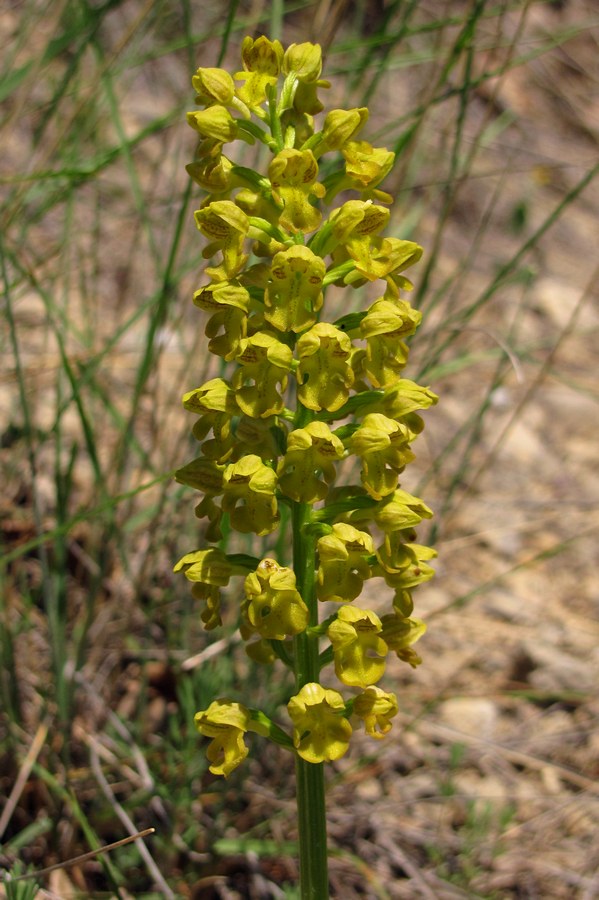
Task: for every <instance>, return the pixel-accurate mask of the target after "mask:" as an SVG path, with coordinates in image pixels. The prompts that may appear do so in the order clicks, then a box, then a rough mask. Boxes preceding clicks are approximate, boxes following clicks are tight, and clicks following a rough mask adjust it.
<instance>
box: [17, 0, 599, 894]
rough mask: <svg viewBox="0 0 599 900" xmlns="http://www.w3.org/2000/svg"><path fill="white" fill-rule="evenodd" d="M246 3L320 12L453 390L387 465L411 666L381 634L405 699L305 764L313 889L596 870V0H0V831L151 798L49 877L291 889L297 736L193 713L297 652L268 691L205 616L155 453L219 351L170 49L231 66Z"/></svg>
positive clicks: (171, 448) (33, 857) (570, 887)
mask: <svg viewBox="0 0 599 900" xmlns="http://www.w3.org/2000/svg"><path fill="white" fill-rule="evenodd" d="M261 33H265V34H267V35H268V36H269V37H271V38H275V37H278V38H280V39H281V40H282V41H283V43H285V44H288V43H291V42H293V41H296V42H301V41H305V40H311V41H316V42H319V43H321V44H322V45H323V49H324V51H325V54H326V63H325V77H327V78H329V79H330V81H331V87H330V89H329V90H328V91H326V92H323V93H325V94H326V95H327V96H326V99H325V98H323V99H324V102H325V103H326V105H327V107H328V108H331V107H346V108H347V107H353V106H362V105H368V106H369V108H370V111H371V117H370V121H369V123H368V125H367V127H366V128H365V129H364V132H363V135H364V138H365V139H367V140H369V141H371V142H372V143H373V144H375V145H377V146H382V145H384V146H387V147H389V148H391V149H394V150H395V151H396V153H397V161H396V165H395V168H394V170H393V171H392V173H391V174H390V176H389V178H388V179H387V181H386V182H385V189H386V190H388V191H389V192H390V193H391V194H393V195H394V196H395V197H396V201H395V204H394V206H393V207H392V220H391V229H390V231H389V233H392V234H394V235H396V236H398V237H402V238H410V239H413V240H417V241H418V242H419V243H421V244H423V245H424V246H425V250H426V255H425V258H424V260H423V262H422V263H420V265H419V267H418V271H417V270H414V278H415V280H416V289H415V291H414V293H413V295H412V298H411V302H412V303H413V305H415V306H417V307H419V308H420V309H422V310H423V312H424V316H425V317H424V324H423V326H422V328H421V330H420V332H419V334H418V335H417V336H416V338H415V340H414V341H413V347H412V358H411V364H410V368H409V370H408V372H407V375H408V377H411V378H414V379H416V380H419V381H421V382H423V383H426V384H430V385H431V386H432V387H433V388H434V389H435V390H436V391H437V392H438V393H439V394H440V395H441V398H442V401H441V403H440V405H439V407H438V408H436V409H435V410H431V411H430V412H429V414H428V415H427V417H426V420H427V430H426V432H425V434H424V435H423V436H422V438H421V439H420V441H419V444H420V446H418V444H417V445H416V452H417V455H418V463H417V464H415V466H414V468H415V471H416V474H415V475H412V476H411V481H410V483H406V484H405V485H404V486H405V487H406V488H407V489H409V490H410V489H413V490H414V491H416V492H417V493H421V494H422V496H423V497H424V498H425V500H426V501H427V502H428V503H430V504H431V505H432V506H433V507H434V508H435V510H436V514H437V515H436V520H435V521H434V524H433V526H432V530H431V531H430V533H428V534H422V535H421V537H422V539H423V541H425V540H430V541H433V542H435V543H436V545H437V548H438V550H439V552H440V561H439V565H438V578H437V581H436V582H435V584H434V585H433V586H432V587H430V588H428V587H427V588H424V589H423V590H422V598H420V597H417V601H420V603H421V605H420V606H419V607H418V610H417V612H418V614H419V615H420V616H422V617H423V618H425V619H428V621H429V636H428V637H427V638H426V639H425V640H424V641H423V642H422V654H423V656H424V665H423V666H422V668H421V669H419V670H418V672H416V673H412V672H411V671H409V672H407V673H406V672H405V671H404V669H403V668H399V667H398V668H397V670H394V669H393V668H392V667H391V670H390V678H389V679H388V681H387V684H388V686H389V687H392V688H393V689H396V690H397V692H398V695H399V696H400V701H401V706H402V713H401V717H400V718H401V722H400V724H399V725H397V726H395V728H394V730H393V732H392V735H391V736H390V737H389V739H388V740H387V741H386V742H385V744H384V746H383V747H376V748H373V747H372V746H371V745H368V743H367V742H364V743H362V744H360V743H359V742H358V744H357V746H356V747H355V749H354V750H353V751H352V755H351V756H350V757H348V758H347V759H345V760H343V761H341V763H339V764H338V765H336V766H335V767H332V768H331V770H330V773H329V774H330V788H329V793H330V798H329V806H330V832H331V847H332V852H333V854H334V855H333V859H332V863H331V879H332V881H331V884H332V894H333V896H339V897H341V896H342V897H343V898H344V900H349V898H351V897H354V896H355V897H365V896H366V897H381V898H386V897H393V898H395V897H406V898H407V897H410V898H412V897H421V896H422V897H426V898H430V897H441V898H443V897H514V898H516V897H517V898H529V897H530V898H536V897H544V898H553V897H565V898H572V897H580V898H581V900H582V898H584V900H590V898H592V897H596V896H599V879H598V878H597V876H596V874H594V873H595V872H596V869H597V864H598V862H599V860H597V859H596V856H594V855H593V854H595V855H596V853H597V846H596V841H594V840H593V837H594V835H596V829H597V826H598V825H599V801H598V797H597V795H598V790H597V781H596V780H594V779H596V776H597V774H598V773H597V762H596V760H597V758H598V755H599V754H598V753H597V751H598V750H599V745H598V744H597V738H596V733H595V729H596V725H597V718H598V716H599V707H598V703H597V699H596V696H595V692H594V690H593V685H596V676H597V674H598V671H599V658H598V656H597V652H596V649H595V648H596V639H597V633H598V631H599V628H598V625H597V596H598V595H597V587H596V585H597V578H596V568H595V567H596V556H595V559H594V557H593V551H594V549H595V546H596V531H597V526H598V525H599V517H598V515H597V510H598V508H599V506H598V504H599V484H598V479H597V472H596V446H597V444H596V441H597V437H598V436H599V435H598V434H597V425H596V424H595V423H596V422H597V421H599V416H597V401H598V399H599V392H598V390H597V382H596V376H595V369H596V355H595V346H596V336H597V327H598V324H599V315H598V313H597V288H596V285H597V281H598V279H597V274H598V273H597V231H598V227H597V215H598V212H599V191H598V187H597V180H596V175H597V173H598V172H599V164H598V163H597V146H598V138H599V76H598V73H597V65H596V63H597V51H598V36H599V11H598V9H597V6H596V4H595V3H594V2H592V0H588V2H585V0H561V2H557V0H556V2H528V0H520V2H510V0H497V2H492V0H471V2H451V0H439V2H432V0H431V2H416V0H354V2H348V0H317V2H302V0H297V2H287V3H285V2H283V0H273V2H271V3H266V2H262V0H251V2H250V0H237V2H229V3H216V2H211V0H204V2H201V3H199V2H195V3H194V2H191V0H187V2H186V0H180V2H176V0H148V2H144V0H105V2H99V0H95V2H90V0H46V2H43V0H22V2H10V3H7V4H6V5H5V6H4V7H3V10H2V12H1V13H0V34H1V37H2V44H3V53H2V56H1V58H0V103H1V104H2V106H1V118H0V134H1V137H2V154H1V156H0V191H1V194H0V203H1V206H0V215H1V222H2V230H1V233H0V279H1V281H2V295H3V298H2V304H3V313H4V315H3V320H2V323H1V330H0V342H1V349H2V361H1V363H0V411H1V412H0V416H1V418H0V484H1V492H0V538H1V540H2V566H1V570H0V578H1V579H2V600H1V606H0V654H1V660H0V662H1V666H0V702H1V709H0V794H1V795H2V796H3V797H4V800H3V801H2V805H1V806H0V867H3V868H4V869H6V870H8V871H12V872H13V875H14V874H18V872H19V871H23V866H26V867H29V868H30V870H32V871H35V870H39V869H41V868H42V867H43V866H47V865H51V864H53V863H56V862H58V861H60V860H65V859H68V858H69V857H72V856H74V855H76V854H77V853H82V852H84V851H86V850H89V849H93V848H96V847H99V846H100V845H102V844H105V843H108V842H111V841H116V840H118V839H120V838H122V837H125V836H127V835H129V834H134V833H135V832H136V831H138V830H141V829H143V828H146V827H154V828H156V834H155V836H153V837H152V838H150V839H149V840H148V841H147V846H146V849H145V850H144V848H143V847H142V848H140V847H139V846H138V845H136V844H129V845H127V846H125V847H122V848H120V849H118V850H116V851H114V852H113V853H112V854H110V855H109V856H108V855H106V856H104V857H99V858H98V859H97V860H92V861H88V862H85V863H81V864H80V865H78V866H73V867H71V868H70V869H68V870H65V871H59V872H55V873H53V874H52V875H49V876H48V877H47V878H46V879H40V882H41V881H43V882H44V884H45V885H47V886H49V888H50V889H51V891H53V896H60V897H63V898H66V897H75V896H81V897H92V896H93V897H96V896H98V897H100V896H119V897H123V898H124V897H130V896H135V897H161V896H166V897H169V896H173V897H179V896H181V897H194V898H210V897H260V898H262V897H264V898H267V897H280V896H294V885H295V884H296V881H297V872H296V868H295V862H294V852H295V844H294V841H295V832H294V828H295V824H294V807H293V766H292V761H291V760H290V759H289V758H287V757H286V756H284V755H283V754H281V753H280V752H279V751H278V749H277V748H274V747H269V746H266V745H265V744H264V743H261V744H260V745H259V749H257V752H255V753H254V758H253V760H252V761H250V762H248V763H247V765H246V767H244V768H242V769H241V770H239V771H238V772H236V773H235V774H234V776H233V777H231V779H230V780H229V781H227V782H221V781H216V780H214V779H213V778H212V776H210V774H209V773H207V768H206V762H205V758H204V753H203V749H202V747H201V741H200V740H199V739H198V736H197V734H196V733H195V731H194V729H193V723H192V719H193V714H194V712H195V711H196V709H198V708H200V707H202V706H205V705H207V703H209V702H210V700H211V699H213V698H214V696H216V695H223V694H227V693H231V694H234V695H235V696H238V697H239V698H240V699H245V700H247V701H251V702H252V704H256V705H261V704H262V705H263V706H264V707H265V708H266V709H267V710H270V711H271V712H272V713H273V715H275V716H276V715H277V708H278V705H279V703H280V701H282V699H283V697H284V696H285V688H286V685H285V684H284V683H282V682H281V683H277V681H276V679H275V680H274V682H273V680H272V679H271V683H270V684H269V691H268V694H267V693H266V691H265V688H264V687H263V682H264V676H263V673H260V672H255V671H254V669H253V667H252V664H250V663H249V662H248V660H247V659H246V658H245V656H244V654H243V652H242V651H241V650H240V649H239V647H238V646H237V640H236V616H235V612H234V603H233V604H231V606H232V609H231V611H230V613H229V615H228V617H227V621H226V622H225V627H224V629H223V631H222V633H220V632H219V633H218V634H217V635H216V637H215V636H214V634H212V635H208V636H207V635H206V634H205V633H204V632H203V630H202V628H201V622H200V621H199V616H198V611H197V609H196V604H195V603H194V601H193V600H192V598H191V597H190V595H189V592H188V590H187V587H186V585H185V584H184V583H182V581H181V580H179V579H175V578H174V577H173V576H172V574H171V570H172V565H173V563H174V562H175V561H176V560H177V559H178V558H179V557H180V556H181V555H182V554H183V553H185V552H187V551H189V550H192V549H196V547H197V546H199V543H200V541H201V537H202V523H200V522H198V521H197V520H196V519H194V516H193V505H194V502H195V501H196V499H197V498H196V497H194V496H193V495H192V493H191V492H190V491H189V490H186V489H182V488H180V487H179V486H177V485H176V484H175V483H174V481H173V478H172V472H173V470H174V469H175V468H177V467H178V466H180V465H182V464H183V463H185V462H187V461H188V459H190V458H191V457H192V456H193V455H194V451H193V440H192V438H191V436H190V427H191V424H192V422H191V421H190V419H189V417H188V416H187V415H186V414H185V413H184V412H183V410H182V407H181V404H180V397H181V395H182V393H183V392H184V391H186V390H190V389H191V388H193V387H196V386H198V385H199V384H201V383H202V382H203V381H205V380H206V378H207V377H210V374H211V371H212V370H211V369H210V366H211V365H212V363H211V361H210V359H209V358H208V354H207V350H206V344H205V340H204V336H203V320H202V314H200V313H199V312H198V311H197V310H196V309H195V308H193V306H192V304H191V302H190V298H191V294H192V292H193V291H194V290H195V289H197V288H198V287H199V286H200V285H201V283H202V275H201V270H202V265H203V260H202V259H201V249H202V246H203V242H202V240H201V238H200V236H199V235H198V233H197V231H196V230H195V228H194V225H193V209H194V208H197V206H198V205H199V203H200V202H201V197H200V196H199V192H198V190H197V188H196V187H194V186H192V185H190V184H189V182H188V179H187V176H186V173H185V170H184V165H185V163H186V162H188V161H189V160H190V159H191V158H192V155H193V150H194V135H193V133H192V132H191V131H190V130H189V129H188V128H187V126H186V125H185V111H186V110H187V109H191V108H193V91H192V89H191V86H190V76H191V74H192V73H193V72H194V71H195V69H196V68H197V67H198V66H199V65H202V66H215V65H220V66H223V67H225V68H227V69H228V70H229V71H231V72H235V71H237V70H238V69H239V68H240V63H239V47H240V43H241V40H242V38H243V36H244V35H245V34H251V35H254V36H256V35H258V34H261ZM252 154H253V150H252V148H247V155H246V156H245V157H244V158H243V162H244V164H245V165H252V164H253V163H254V161H255V160H254V157H253V155H252ZM340 302H343V303H345V304H348V303H349V304H352V305H353V304H355V305H356V306H357V305H358V304H361V303H362V302H363V298H360V297H359V296H357V295H356V294H355V293H353V292H351V293H350V295H349V296H347V295H345V296H344V297H343V298H341V300H340ZM232 599H233V600H235V597H233V598H232ZM215 640H216V641H217V643H216V644H215V643H214V642H215ZM256 748H258V745H257V744H256ZM548 848H551V851H550V852H548ZM28 884H29V882H26V881H25V882H20V883H15V884H13V885H12V886H11V887H10V892H11V893H10V896H14V897H25V896H27V895H26V894H25V893H24V891H25V886H26V885H28ZM21 889H22V890H21ZM6 890H7V891H8V890H9V889H8V887H7V888H6ZM40 896H41V894H40ZM44 896H48V895H47V894H44Z"/></svg>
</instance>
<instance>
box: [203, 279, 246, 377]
mask: <svg viewBox="0 0 599 900" xmlns="http://www.w3.org/2000/svg"><path fill="white" fill-rule="evenodd" d="M193 302H194V304H195V305H196V306H198V307H199V308H200V309H203V310H205V311H206V312H209V313H212V315H211V316H210V318H209V319H208V322H207V324H206V337H209V338H211V340H210V341H209V343H208V349H209V350H210V352H211V353H214V354H215V355H216V356H222V357H223V359H226V360H230V359H233V358H234V357H235V354H236V353H237V350H238V349H239V344H240V341H241V340H242V339H243V338H244V337H245V336H246V332H247V315H248V311H249V303H250V295H249V294H248V292H247V290H246V289H245V288H244V287H243V286H242V285H241V284H239V283H238V282H237V283H235V282H229V281H223V282H220V283H217V284H210V285H208V286H206V287H203V288H200V290H199V291H196V292H195V294H194V295H193ZM221 329H222V334H219V331H221Z"/></svg>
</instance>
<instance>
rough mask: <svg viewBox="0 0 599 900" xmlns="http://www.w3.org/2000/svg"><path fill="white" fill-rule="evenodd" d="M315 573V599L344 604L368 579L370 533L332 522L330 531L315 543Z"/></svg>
mask: <svg viewBox="0 0 599 900" xmlns="http://www.w3.org/2000/svg"><path fill="white" fill-rule="evenodd" d="M317 549H318V559H319V566H318V576H317V586H316V593H317V596H318V599H319V600H323V601H324V600H334V601H335V602H336V603H347V602H351V601H352V600H355V598H356V597H357V596H358V595H359V594H360V593H361V591H362V587H363V585H364V581H365V580H366V579H367V578H370V574H371V569H370V564H369V562H368V560H367V557H368V556H370V555H372V554H373V553H374V544H373V542H372V538H371V536H370V535H369V534H368V533H367V532H365V531H358V529H357V528H354V527H353V525H346V524H344V523H343V522H341V523H338V524H336V525H333V530H332V532H331V534H327V535H325V536H324V537H321V538H320V539H319V541H318V543H317Z"/></svg>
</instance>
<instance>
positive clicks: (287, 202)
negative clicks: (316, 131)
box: [268, 149, 325, 233]
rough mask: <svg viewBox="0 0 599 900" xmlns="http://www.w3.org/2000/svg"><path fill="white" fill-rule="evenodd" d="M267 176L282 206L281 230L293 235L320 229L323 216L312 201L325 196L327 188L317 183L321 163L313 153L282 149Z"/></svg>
mask: <svg viewBox="0 0 599 900" xmlns="http://www.w3.org/2000/svg"><path fill="white" fill-rule="evenodd" d="M268 177H269V178H270V181H271V184H272V189H273V195H274V197H275V199H276V200H278V201H279V202H280V203H282V204H283V212H282V213H281V218H280V220H279V222H280V225H281V227H282V228H286V229H287V230H288V231H291V232H294V233H295V232H298V231H302V232H308V231H314V230H315V229H316V228H318V226H319V225H320V222H321V219H322V215H321V213H320V211H319V210H318V209H316V208H315V207H314V206H312V205H311V203H310V200H309V198H310V197H311V196H312V197H323V196H324V193H325V189H324V187H323V186H322V185H321V184H319V183H318V182H317V181H316V179H317V178H318V163H317V162H316V159H315V157H314V154H313V153H312V151H311V150H293V149H289V150H281V152H280V153H277V155H276V156H275V157H274V158H273V159H272V161H271V163H270V165H269V167H268Z"/></svg>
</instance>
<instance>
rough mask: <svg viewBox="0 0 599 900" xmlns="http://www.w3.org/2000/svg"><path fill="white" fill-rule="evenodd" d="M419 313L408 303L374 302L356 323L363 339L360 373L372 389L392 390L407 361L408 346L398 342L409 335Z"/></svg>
mask: <svg viewBox="0 0 599 900" xmlns="http://www.w3.org/2000/svg"><path fill="white" fill-rule="evenodd" d="M421 320H422V313H420V312H417V311H416V310H414V309H412V307H411V306H410V304H409V303H406V302H405V301H403V300H398V301H396V302H395V303H392V302H390V301H389V300H382V299H381V300H377V301H375V303H373V304H372V306H371V307H370V309H369V310H368V312H367V314H366V316H365V317H364V318H363V319H362V321H361V323H360V332H361V335H362V336H363V337H365V338H366V353H365V354H364V355H362V356H360V357H359V358H360V371H359V374H360V375H362V373H364V374H365V375H366V376H367V377H368V379H369V380H370V383H371V384H372V386H373V387H375V388H388V387H393V385H394V384H395V383H396V382H397V380H398V379H399V377H400V372H401V370H402V369H403V368H404V367H405V365H406V362H407V360H408V352H409V351H408V346H407V344H405V343H404V341H402V340H401V339H402V338H403V337H406V336H407V335H410V334H413V333H414V332H415V331H416V328H417V327H418V325H419V324H420V322H421Z"/></svg>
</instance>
